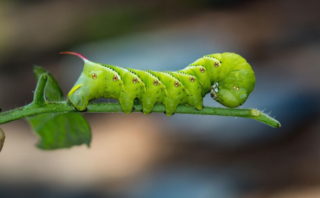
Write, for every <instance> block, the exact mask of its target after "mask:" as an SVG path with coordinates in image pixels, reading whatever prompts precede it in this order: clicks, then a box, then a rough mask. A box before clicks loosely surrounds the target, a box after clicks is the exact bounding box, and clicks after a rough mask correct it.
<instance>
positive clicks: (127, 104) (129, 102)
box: [119, 92, 135, 114]
mask: <svg viewBox="0 0 320 198" xmlns="http://www.w3.org/2000/svg"><path fill="white" fill-rule="evenodd" d="M134 99H135V97H134V96H132V94H126V93H125V92H122V93H121V94H120V97H119V103H120V105H121V107H122V111H123V112H124V113H126V114H130V113H131V112H132V108H133V103H134Z"/></svg>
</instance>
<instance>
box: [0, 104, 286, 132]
mask: <svg viewBox="0 0 320 198" xmlns="http://www.w3.org/2000/svg"><path fill="white" fill-rule="evenodd" d="M134 108H135V109H134V111H133V112H141V109H142V106H141V105H134ZM164 111H165V106H164V105H162V104H157V105H155V106H154V108H153V110H152V112H154V113H163V112H164ZM67 112H76V110H75V108H74V107H73V106H71V105H69V104H68V103H67V102H66V101H63V102H45V103H44V104H43V105H41V106H36V105H34V104H33V103H31V104H30V105H27V106H25V107H20V108H17V109H13V110H10V111H6V112H2V113H0V124H4V123H7V122H11V121H14V120H19V119H22V118H25V117H30V116H34V115H38V114H43V113H67ZM118 112H122V108H121V106H120V104H118V103H90V104H88V106H87V111H86V112H85V113H118ZM176 113H178V114H195V115H218V116H232V117H242V118H251V119H255V120H258V121H260V122H262V123H265V124H267V125H270V126H272V127H281V125H280V123H279V122H278V121H277V120H275V119H273V118H271V117H270V116H268V115H266V114H264V113H262V112H261V111H259V110H256V109H229V108H219V107H204V108H203V109H202V110H201V111H198V110H196V109H195V108H194V107H191V106H186V105H179V106H178V108H177V110H176Z"/></svg>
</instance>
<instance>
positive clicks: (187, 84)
mask: <svg viewBox="0 0 320 198" xmlns="http://www.w3.org/2000/svg"><path fill="white" fill-rule="evenodd" d="M60 54H73V55H76V56H78V57H80V58H82V60H83V61H84V63H85V64H84V69H83V71H82V73H81V75H80V77H79V79H78V81H77V82H76V83H75V85H74V87H73V88H72V89H71V91H70V92H69V94H68V101H69V102H71V104H72V105H73V106H74V107H75V108H76V109H77V110H79V111H83V110H85V109H86V107H87V105H88V102H89V101H91V100H93V99H98V98H115V99H118V101H119V103H120V105H121V107H122V110H123V111H124V112H125V113H131V111H132V108H133V104H134V100H136V99H138V101H139V102H140V103H141V105H142V111H143V113H144V114H149V113H150V112H151V111H152V109H153V107H154V105H155V104H156V103H162V104H164V105H165V108H166V114H167V115H168V116H171V115H172V114H174V112H175V110H176V108H177V106H178V105H179V104H188V105H191V106H194V107H195V108H196V109H198V110H201V109H202V108H203V97H204V96H205V95H206V94H208V93H209V92H210V93H211V97H212V98H213V99H215V100H216V101H218V102H219V103H220V104H222V105H224V106H226V107H231V108H235V107H238V106H240V105H242V104H243V103H244V102H245V101H246V100H247V98H248V96H249V94H250V93H251V92H252V91H253V89H254V86H255V75H254V72H253V70H252V68H251V66H250V65H249V63H247V61H246V60H245V59H244V58H242V57H241V56H240V55H237V54H234V53H222V54H212V55H206V56H204V57H202V58H200V59H198V60H196V61H195V62H194V63H192V64H190V65H189V66H187V67H186V68H184V69H183V70H180V71H176V72H174V71H164V72H160V71H149V70H147V71H142V70H137V69H130V68H126V69H125V68H121V67H116V66H112V65H105V64H101V63H95V62H91V61H89V60H88V59H87V58H85V57H84V56H82V55H81V54H78V53H75V52H61V53H60Z"/></svg>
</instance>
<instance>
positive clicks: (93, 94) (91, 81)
mask: <svg viewBox="0 0 320 198" xmlns="http://www.w3.org/2000/svg"><path fill="white" fill-rule="evenodd" d="M60 54H72V55H76V56H78V57H80V58H81V59H82V60H83V61H84V63H85V64H84V68H83V71H82V73H81V75H80V77H79V79H78V80H77V82H76V83H75V84H74V86H73V88H72V89H71V90H70V92H69V93H68V101H69V102H70V103H72V105H73V106H74V107H75V108H76V109H77V110H79V111H83V110H85V109H86V107H87V105H88V102H89V101H90V100H93V99H97V98H101V97H102V96H103V93H104V91H105V89H104V88H105V86H106V81H105V79H106V77H107V75H108V74H106V72H105V70H103V69H102V68H103V66H101V65H100V64H97V63H94V62H91V61H89V60H88V59H86V58H85V57H84V56H82V55H81V54H78V53H75V52H61V53H60Z"/></svg>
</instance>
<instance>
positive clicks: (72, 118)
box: [27, 66, 91, 150]
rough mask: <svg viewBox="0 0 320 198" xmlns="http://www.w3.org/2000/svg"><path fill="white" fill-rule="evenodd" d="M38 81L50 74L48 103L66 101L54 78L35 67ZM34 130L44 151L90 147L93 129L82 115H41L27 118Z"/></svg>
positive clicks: (46, 90)
mask: <svg viewBox="0 0 320 198" xmlns="http://www.w3.org/2000/svg"><path fill="white" fill-rule="evenodd" d="M33 72H34V74H35V76H36V78H37V79H39V77H40V76H41V75H42V74H43V73H46V74H48V81H47V84H46V87H45V97H46V100H48V101H61V100H64V98H63V93H62V90H61V88H60V86H59V84H58V83H57V81H56V80H55V79H54V77H53V76H52V75H51V74H50V73H49V72H48V71H47V70H45V69H44V68H42V67H39V66H34V68H33ZM27 121H28V122H29V123H30V125H31V127H32V128H33V130H34V131H35V132H36V134H37V135H39V137H40V140H39V142H38V144H37V146H38V147H39V148H41V149H44V150H53V149H60V148H70V147H72V146H75V145H81V144H86V145H88V146H90V142H91V129H90V126H89V123H88V122H87V120H86V119H85V118H84V117H83V116H82V115H81V114H80V113H65V114H62V113H58V114H41V115H37V116H34V117H30V118H27Z"/></svg>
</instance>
